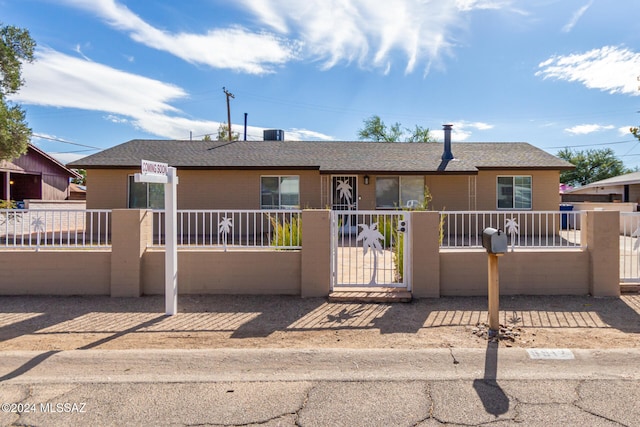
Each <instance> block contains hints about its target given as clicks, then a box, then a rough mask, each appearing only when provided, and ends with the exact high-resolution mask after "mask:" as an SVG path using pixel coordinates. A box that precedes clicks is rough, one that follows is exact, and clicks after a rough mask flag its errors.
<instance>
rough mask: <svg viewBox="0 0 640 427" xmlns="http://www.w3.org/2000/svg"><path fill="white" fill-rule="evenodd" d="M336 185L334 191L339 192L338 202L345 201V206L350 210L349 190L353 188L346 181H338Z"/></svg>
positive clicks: (350, 196) (350, 195)
mask: <svg viewBox="0 0 640 427" xmlns="http://www.w3.org/2000/svg"><path fill="white" fill-rule="evenodd" d="M337 183H338V185H337V186H336V190H337V191H339V192H340V200H342V199H345V200H346V201H347V206H348V207H349V208H351V198H352V197H353V196H352V194H351V190H353V188H352V187H351V185H349V181H348V180H346V179H345V180H338V181H337Z"/></svg>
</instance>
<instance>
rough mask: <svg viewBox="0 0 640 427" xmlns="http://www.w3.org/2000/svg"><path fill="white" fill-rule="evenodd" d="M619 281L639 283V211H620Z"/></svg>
mask: <svg viewBox="0 0 640 427" xmlns="http://www.w3.org/2000/svg"><path fill="white" fill-rule="evenodd" d="M620 282H622V283H640V213H638V212H621V213H620Z"/></svg>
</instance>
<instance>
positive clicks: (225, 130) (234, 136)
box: [217, 123, 240, 141]
mask: <svg viewBox="0 0 640 427" xmlns="http://www.w3.org/2000/svg"><path fill="white" fill-rule="evenodd" d="M217 139H218V141H228V140H229V126H228V125H227V124H225V123H220V126H218V138H217ZM238 139H240V134H239V133H238V132H231V140H232V141H237V140H238Z"/></svg>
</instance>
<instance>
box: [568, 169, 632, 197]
mask: <svg viewBox="0 0 640 427" xmlns="http://www.w3.org/2000/svg"><path fill="white" fill-rule="evenodd" d="M562 201H563V202H630V203H640V172H633V173H628V174H625V175H620V176H615V177H613V178H607V179H603V180H601V181H596V182H592V183H590V184H587V185H583V186H582V187H577V188H572V189H569V190H565V191H564V193H563V194H562Z"/></svg>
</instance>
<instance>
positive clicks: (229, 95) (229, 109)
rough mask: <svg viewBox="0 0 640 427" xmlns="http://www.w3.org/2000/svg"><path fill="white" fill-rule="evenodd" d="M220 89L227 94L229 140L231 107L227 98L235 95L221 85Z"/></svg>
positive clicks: (230, 138)
mask: <svg viewBox="0 0 640 427" xmlns="http://www.w3.org/2000/svg"><path fill="white" fill-rule="evenodd" d="M222 91H223V92H224V94H225V95H227V123H228V128H227V131H228V132H229V141H231V140H232V139H233V138H232V137H231V107H230V105H229V98H235V96H233V94H232V93H231V92H229V91H228V90H227V88H226V87H222Z"/></svg>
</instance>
